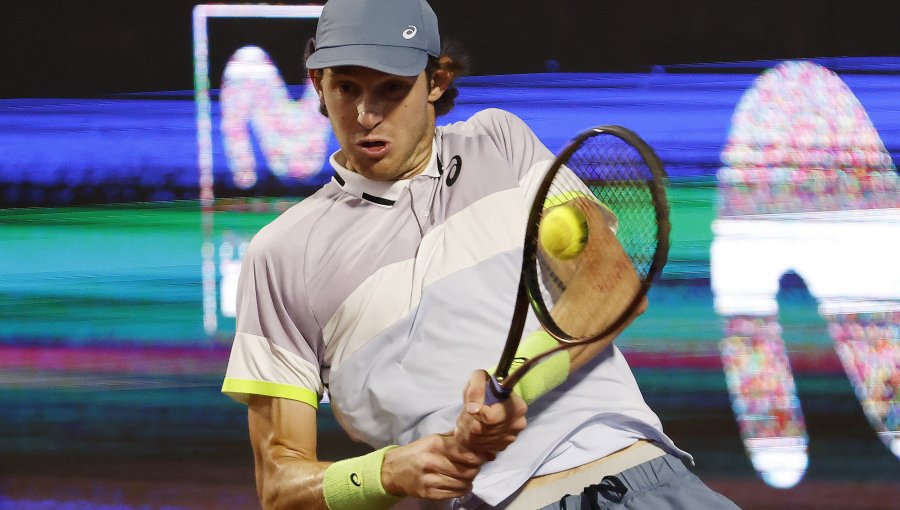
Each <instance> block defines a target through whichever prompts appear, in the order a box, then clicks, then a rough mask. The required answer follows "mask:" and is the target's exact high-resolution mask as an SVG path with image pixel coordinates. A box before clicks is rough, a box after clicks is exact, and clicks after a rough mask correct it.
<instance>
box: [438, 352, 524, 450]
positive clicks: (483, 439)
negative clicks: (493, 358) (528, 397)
mask: <svg viewBox="0 0 900 510" xmlns="http://www.w3.org/2000/svg"><path fill="white" fill-rule="evenodd" d="M487 381H488V374H487V372H485V371H484V370H476V371H475V372H473V373H472V375H471V376H470V377H469V382H468V384H466V389H465V391H464V392H463V404H464V405H463V410H462V412H460V414H459V417H458V418H457V419H456V430H454V433H453V435H454V437H455V438H456V441H457V442H459V444H460V445H462V446H463V447H465V448H468V449H469V450H472V451H474V452H476V453H479V454H483V455H489V456H491V458H492V459H493V457H494V456H496V454H497V453H498V452H502V451H503V450H505V449H506V447H507V446H509V445H510V444H512V442H513V441H515V440H516V437H518V435H519V433H520V432H522V430H524V429H525V425H526V424H527V420H526V418H525V413H526V411H528V405H527V404H526V403H525V401H524V400H522V398H521V397H519V396H518V395H516V394H515V393H512V394H510V396H509V398H508V399H506V400H504V401H503V402H498V403H496V404H492V405H485V404H484V395H485V391H486V389H487Z"/></svg>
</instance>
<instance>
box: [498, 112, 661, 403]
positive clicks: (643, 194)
mask: <svg viewBox="0 0 900 510" xmlns="http://www.w3.org/2000/svg"><path fill="white" fill-rule="evenodd" d="M665 182H666V174H665V170H664V169H663V166H662V163H661V162H660V160H659V158H658V157H657V156H656V154H655V153H654V152H653V150H652V149H651V148H650V146H649V145H647V144H646V143H645V142H644V141H643V140H641V139H640V138H639V137H638V136H637V135H636V134H634V133H633V132H631V131H629V130H628V129H625V128H623V127H620V126H601V127H595V128H592V129H589V130H587V131H584V132H582V133H581V134H579V135H578V136H577V137H576V138H575V139H573V140H572V141H571V142H570V143H569V145H567V146H566V147H565V148H564V149H563V150H562V152H561V153H560V154H559V155H558V156H557V158H556V159H555V160H554V161H553V163H552V165H551V166H550V168H549V170H548V172H547V174H546V176H545V177H544V179H543V181H542V182H541V185H540V186H539V188H538V190H537V194H536V196H535V198H534V202H533V205H532V207H531V211H530V213H529V216H528V223H527V227H526V231H525V243H524V254H523V261H522V273H521V277H520V280H519V288H518V294H517V297H516V303H515V308H514V312H513V318H512V322H511V326H510V329H509V335H508V337H507V340H506V346H505V347H504V350H503V354H502V356H501V358H500V362H499V364H498V366H497V369H496V371H495V372H494V375H493V376H492V377H491V381H490V384H489V391H487V394H486V395H485V397H486V399H485V402H486V403H489V404H490V403H496V402H499V401H502V400H505V399H507V398H508V397H509V394H510V392H511V391H512V388H513V387H514V386H515V385H516V383H517V382H519V380H520V379H521V378H522V376H524V375H525V374H526V373H527V372H528V371H529V370H530V369H531V368H532V367H534V366H535V365H537V364H538V363H540V362H541V361H542V360H544V359H546V358H547V357H549V356H551V355H553V354H555V353H557V352H559V351H561V350H564V349H568V348H572V347H575V346H577V345H583V344H587V343H591V342H596V341H598V340H601V339H604V338H605V337H608V336H609V335H610V334H612V333H613V332H615V331H616V330H617V329H619V328H620V327H622V326H623V325H625V324H627V323H628V322H629V321H630V320H632V319H633V317H634V316H635V314H636V313H637V312H638V311H639V310H641V307H642V306H645V301H644V299H645V296H646V294H647V291H648V290H649V289H650V285H651V283H652V282H653V279H654V278H655V277H656V276H657V275H659V273H660V272H661V271H662V268H663V266H664V265H665V263H666V257H667V254H668V248H669V208H668V202H667V201H666V193H665ZM560 205H565V206H570V207H573V208H576V209H577V210H579V211H581V213H583V214H577V215H576V216H577V217H578V218H579V219H580V221H581V222H582V223H581V224H582V226H584V227H585V228H584V230H586V232H587V236H586V240H584V239H583V240H582V242H583V247H582V248H581V249H580V251H578V253H577V254H575V255H571V254H565V255H564V256H560V254H559V253H556V256H554V255H551V254H549V253H548V252H547V250H546V249H545V247H544V246H543V245H542V243H541V242H540V241H539V240H540V239H542V229H546V228H550V224H551V222H549V221H548V222H544V221H542V220H543V219H544V218H545V216H547V215H548V214H550V212H551V211H552V210H553V209H554V207H557V206H560ZM544 233H545V234H546V232H544ZM529 308H531V309H532V310H533V311H534V313H535V315H536V316H537V318H538V320H539V321H540V323H541V325H542V326H543V328H544V329H545V330H546V331H547V332H548V333H549V334H550V335H552V336H553V337H554V338H555V339H556V340H557V341H558V342H559V345H557V346H556V347H553V348H552V349H549V350H547V351H546V352H543V353H541V354H538V355H536V356H532V357H531V358H530V359H528V360H527V361H524V362H520V361H521V360H517V359H516V351H517V349H518V346H519V342H520V339H521V338H522V332H523V329H524V327H525V321H526V317H527V315H528V311H529ZM512 368H514V370H513V371H512V372H511V371H510V370H511V369H512Z"/></svg>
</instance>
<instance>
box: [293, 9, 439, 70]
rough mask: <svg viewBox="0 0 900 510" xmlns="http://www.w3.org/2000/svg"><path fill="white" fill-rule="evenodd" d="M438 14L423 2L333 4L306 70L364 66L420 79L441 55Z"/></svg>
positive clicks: (321, 24)
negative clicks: (423, 71) (430, 60)
mask: <svg viewBox="0 0 900 510" xmlns="http://www.w3.org/2000/svg"><path fill="white" fill-rule="evenodd" d="M440 52H441V36H440V34H439V33H438V22H437V16H435V14H434V11H433V10H432V9H431V6H430V5H428V2H426V1H425V0H329V1H328V2H327V3H326V4H325V7H324V8H323V9H322V15H321V16H320V17H319V24H318V27H317V28H316V51H315V52H313V54H312V55H310V56H309V58H308V59H307V60H306V67H307V69H322V68H325V67H336V66H362V67H368V68H371V69H376V70H378V71H382V72H385V73H388V74H396V75H398V76H416V75H417V74H419V73H420V72H421V71H422V70H423V69H425V64H426V63H427V62H428V55H431V56H434V57H438V56H440Z"/></svg>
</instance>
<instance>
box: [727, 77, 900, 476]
mask: <svg viewBox="0 0 900 510" xmlns="http://www.w3.org/2000/svg"><path fill="white" fill-rule="evenodd" d="M722 163H723V165H725V166H724V167H723V168H722V169H721V170H720V171H719V173H718V178H719V191H720V208H719V217H718V218H717V219H716V220H715V221H714V222H713V225H712V228H713V233H714V240H713V243H712V246H711V249H710V272H711V284H712V289H713V293H714V299H715V308H716V311H717V313H718V314H720V315H722V316H723V317H725V318H726V321H727V326H726V335H725V336H726V338H725V339H724V340H723V341H722V358H723V364H724V366H725V371H726V377H727V380H728V387H729V392H730V393H731V398H732V404H733V407H734V410H735V414H736V418H737V419H738V423H739V427H740V429H741V435H742V437H743V440H744V444H745V447H746V449H747V452H748V454H749V456H750V459H751V461H752V463H753V465H754V467H755V468H756V469H757V471H758V472H759V473H760V475H761V476H762V478H763V479H764V480H765V481H766V482H767V483H769V484H770V485H773V486H775V487H791V486H793V485H794V484H796V483H797V482H799V481H800V479H802V477H803V474H804V472H805V470H806V466H807V463H808V457H807V449H806V444H807V437H806V430H805V425H804V422H803V415H802V411H801V410H800V406H799V400H798V399H797V396H796V390H795V387H794V382H793V375H792V374H791V370H790V365H789V363H788V360H787V356H786V355H784V354H783V353H784V352H785V348H784V345H783V340H782V337H781V328H780V326H779V325H778V323H777V314H778V303H777V301H776V294H777V292H778V290H779V279H780V278H781V277H782V275H784V274H785V273H787V272H789V271H794V272H796V273H797V274H798V275H799V276H800V277H801V278H802V279H803V280H804V282H805V283H806V284H807V286H808V288H809V291H810V294H812V296H813V297H815V298H816V300H817V302H818V308H819V313H820V315H821V316H822V317H823V318H824V319H825V321H826V323H827V324H828V331H829V335H830V336H831V338H832V340H833V342H834V344H835V349H836V351H837V353H838V357H839V358H840V359H841V362H842V364H843V366H844V369H845V372H846V373H847V376H848V378H849V379H850V381H851V383H852V384H853V386H854V389H855V390H856V394H857V396H858V397H859V400H860V403H861V405H862V407H863V410H864V412H865V414H866V416H867V418H868V419H869V423H870V424H871V425H872V427H873V429H875V431H876V432H877V433H878V435H879V437H881V438H882V440H883V441H884V442H885V444H886V445H887V446H888V447H889V448H890V449H891V451H892V452H894V453H895V454H898V453H900V435H898V428H900V427H898V422H900V406H898V404H897V400H896V399H893V398H892V395H893V394H894V393H895V392H896V391H897V388H896V387H892V385H894V384H895V383H893V382H892V381H896V380H898V379H897V374H898V372H900V366H898V364H900V327H898V326H900V266H898V265H897V263H896V262H895V259H896V254H897V253H900V181H898V178H897V173H896V168H895V166H894V164H893V162H892V161H891V158H890V155H889V154H888V152H887V151H886V150H885V148H884V144H883V142H882V141H881V138H880V137H879V135H878V133H877V131H876V130H875V128H874V126H873V125H872V123H871V121H870V120H869V117H868V115H867V114H866V112H865V110H864V109H863V107H862V105H861V104H860V103H859V101H858V100H857V98H856V97H855V96H854V95H853V93H852V92H851V91H850V89H849V88H848V87H847V86H846V84H844V82H843V81H842V80H840V78H839V77H838V76H837V75H835V74H834V73H832V72H831V71H828V70H827V69H824V68H822V67H820V66H817V65H815V64H812V63H808V62H787V63H783V64H780V65H779V66H776V67H775V68H774V69H770V70H768V71H766V72H765V73H763V74H762V75H761V76H760V77H759V78H757V80H756V81H755V83H754V85H753V87H752V88H751V89H750V90H748V91H747V92H746V93H745V94H744V96H743V97H742V99H741V101H740V103H739V105H738V107H737V108H736V111H735V114H734V116H733V118H732V127H731V132H730V134H729V140H728V145H727V147H726V148H725V150H724V151H723V153H722ZM748 410H755V411H753V412H751V411H748ZM898 456H900V455H898Z"/></svg>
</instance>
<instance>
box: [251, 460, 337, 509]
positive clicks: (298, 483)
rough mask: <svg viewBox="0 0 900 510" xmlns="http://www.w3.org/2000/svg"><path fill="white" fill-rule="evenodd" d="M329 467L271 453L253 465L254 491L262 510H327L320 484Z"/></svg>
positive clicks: (325, 464)
mask: <svg viewBox="0 0 900 510" xmlns="http://www.w3.org/2000/svg"><path fill="white" fill-rule="evenodd" d="M279 450H281V451H279ZM330 464H331V463H329V462H319V461H310V460H305V459H302V458H300V457H297V456H296V455H294V454H293V453H291V452H289V451H286V450H283V449H279V448H275V449H273V451H272V452H271V455H270V456H269V458H268V459H264V460H263V462H262V463H260V462H257V464H256V489H257V493H258V495H259V500H260V503H261V504H262V507H263V508H264V509H265V510H270V509H285V510H287V509H303V510H328V505H327V504H326V503H325V496H324V492H323V486H322V480H323V477H324V474H325V470H326V469H327V468H328V466H329V465H330Z"/></svg>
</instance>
